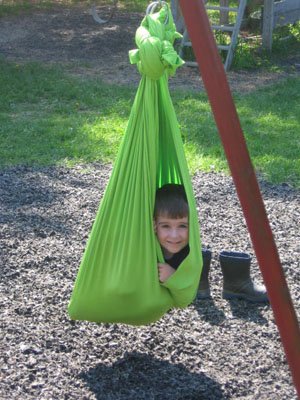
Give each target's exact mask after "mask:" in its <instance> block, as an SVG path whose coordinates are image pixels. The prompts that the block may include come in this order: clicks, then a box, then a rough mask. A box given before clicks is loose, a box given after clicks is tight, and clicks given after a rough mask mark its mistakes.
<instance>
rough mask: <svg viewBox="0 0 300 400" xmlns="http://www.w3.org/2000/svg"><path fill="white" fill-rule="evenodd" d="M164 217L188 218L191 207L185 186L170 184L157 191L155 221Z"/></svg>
mask: <svg viewBox="0 0 300 400" xmlns="http://www.w3.org/2000/svg"><path fill="white" fill-rule="evenodd" d="M159 215H160V216H161V215H164V216H166V217H169V218H172V219H178V218H183V217H188V215H189V206H188V202H187V198H186V194H185V190H184V186H183V185H177V184H175V183H168V184H167V185H164V186H162V187H161V188H159V189H157V191H156V197H155V207H154V219H156V218H157V217H158V216H159Z"/></svg>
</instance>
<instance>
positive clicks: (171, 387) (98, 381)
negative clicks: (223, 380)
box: [80, 352, 228, 400]
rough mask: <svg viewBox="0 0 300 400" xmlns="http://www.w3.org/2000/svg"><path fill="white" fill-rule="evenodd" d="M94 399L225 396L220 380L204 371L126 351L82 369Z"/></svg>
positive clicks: (166, 399)
mask: <svg viewBox="0 0 300 400" xmlns="http://www.w3.org/2000/svg"><path fill="white" fill-rule="evenodd" d="M80 378H81V379H83V380H84V381H86V383H87V385H88V386H89V387H90V390H91V391H92V392H94V394H95V395H96V399H99V400H100V399H101V400H104V399H126V400H130V399H140V400H141V399H147V400H148V399H164V400H168V399H172V400H175V399H186V400H188V399H190V400H192V399H195V400H196V399H197V400H201V399H206V400H207V399H210V400H213V399H218V400H222V399H228V397H227V396H226V395H225V394H224V393H223V391H222V389H221V387H220V384H219V383H218V382H216V381H215V380H213V379H211V378H210V377H208V376H207V375H205V374H204V373H203V372H201V373H192V372H190V371H189V370H188V369H187V368H185V367H184V366H183V365H182V364H171V363H170V362H167V361H162V360H158V359H155V358H154V357H152V356H150V355H148V354H141V353H136V352H134V353H128V354H125V355H124V357H123V358H122V359H121V360H119V361H117V362H116V363H114V364H112V365H111V366H105V365H103V364H98V365H97V366H96V367H94V368H91V369H90V370H88V371H86V372H84V373H82V374H81V375H80Z"/></svg>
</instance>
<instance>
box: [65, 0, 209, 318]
mask: <svg viewBox="0 0 300 400" xmlns="http://www.w3.org/2000/svg"><path fill="white" fill-rule="evenodd" d="M166 21H167V23H166ZM178 36H180V35H179V34H178V33H177V32H176V31H175V25H174V22H173V19H172V14H171V12H170V10H169V7H167V8H165V7H164V8H162V9H161V10H160V11H159V12H157V13H153V14H151V15H147V16H146V17H145V18H144V19H143V21H142V23H141V26H140V27H139V28H138V29H137V32H136V44H137V46H138V50H132V51H130V54H129V55H130V61H131V63H137V66H138V69H139V71H140V73H141V75H142V78H141V81H140V84H139V87H138V90H137V94H136V97H135V101H134V104H133V107H132V110H131V114H130V117H129V121H128V125H127V129H126V132H125V135H124V138H123V142H122V145H121V147H120V150H119V154H118V156H117V159H116V162H115V165H114V169H113V172H112V175H111V178H110V180H109V183H108V186H107V188H106V191H105V194H104V197H103V199H102V201H101V204H100V207H99V210H98V213H97V216H96V219H95V221H94V224H93V227H92V231H91V234H90V237H89V240H88V242H87V246H86V249H85V252H84V255H83V259H82V262H81V265H80V268H79V272H78V275H77V278H76V282H75V285H74V289H73V293H72V296H71V300H70V303H69V307H68V311H69V315H70V317H71V319H74V320H87V321H94V322H109V323H116V322H119V323H125V324H130V325H144V324H148V323H152V322H154V321H157V320H158V319H159V318H161V317H162V315H164V314H165V313H166V312H167V311H168V310H170V309H171V308H173V307H180V308H181V307H186V306H187V305H189V304H190V303H191V302H192V301H193V299H194V298H195V296H196V293H197V288H198V284H199V279H200V273H201V269H202V254H201V243H200V235H199V226H198V217H197V211H196V205H195V199H194V195H193V189H192V185H191V180H190V176H189V172H188V167H187V163H186V159H185V155H184V150H183V144H182V140H181V135H180V130H179V126H178V122H177V118H176V115H175V111H174V108H173V104H172V101H171V98H170V94H169V90H168V75H172V74H174V73H175V71H176V69H177V67H179V66H180V65H182V64H183V61H182V60H181V59H180V57H179V56H178V54H177V53H176V52H175V50H174V48H173V42H174V40H175V38H176V37H178ZM166 183H180V184H183V185H184V187H185V191H186V194H187V199H188V203H189V210H190V214H189V246H190V253H189V255H188V256H187V257H186V258H185V259H184V261H183V262H182V263H181V265H180V266H179V268H178V269H177V271H176V272H175V273H174V274H173V275H172V276H171V277H170V278H169V279H168V280H167V281H166V282H165V283H163V284H161V283H160V282H159V279H158V270H157V262H158V260H159V262H164V259H163V255H162V251H161V248H160V245H159V243H158V241H157V238H156V236H155V233H154V231H153V209H154V201H155V192H156V189H157V188H159V187H161V186H162V185H164V184H166Z"/></svg>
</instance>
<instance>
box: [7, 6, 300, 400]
mask: <svg viewBox="0 0 300 400" xmlns="http://www.w3.org/2000/svg"><path fill="white" fill-rule="evenodd" d="M78 10H79V11H80V12H79V11H78ZM78 10H77V11H76V10H75V11H74V10H61V9H59V10H57V11H55V10H54V11H53V12H47V13H45V12H38V13H36V14H34V15H33V16H26V15H25V16H22V18H21V17H9V18H5V19H3V20H2V21H1V26H0V51H1V53H2V55H3V56H4V57H6V58H7V59H11V60H15V61H18V62H23V61H30V60H31V61H32V60H35V59H36V60H39V61H43V62H45V63H52V62H62V63H69V64H70V65H71V66H70V70H72V71H73V73H86V74H88V73H91V74H95V73H97V74H99V75H100V76H101V77H103V79H108V80H111V79H112V77H114V79H115V81H116V82H117V83H118V82H119V80H120V82H121V83H124V84H128V83H130V84H132V83H135V79H138V76H137V75H134V74H136V72H132V75H129V72H128V71H129V67H127V51H128V49H130V48H133V47H134V43H133V40H132V38H133V35H134V31H135V29H136V26H137V20H138V19H140V17H141V15H138V14H132V15H131V16H130V19H131V20H132V21H131V23H128V16H127V17H126V21H125V16H124V15H123V14H122V13H119V14H118V15H117V16H116V17H115V20H114V23H113V24H110V25H109V26H105V28H101V29H100V28H99V26H97V25H96V26H94V25H92V22H91V17H90V16H89V14H88V12H87V10H80V9H78ZM30 21H31V25H30V24H29V22H30ZM122 21H123V25H122ZM62 26H63V30H62ZM126 27H127V30H126ZM42 28H43V29H42ZM5 29H6V30H5ZM4 32H6V33H7V34H6V35H4V34H3V33H4ZM63 32H64V33H63ZM103 32H105V35H104V33H103ZM8 33H10V35H9V34H8ZM101 35H102V36H101ZM115 35H116V36H115ZM101 37H102V38H104V39H103V40H102V41H101ZM117 38H119V39H117ZM126 38H127V39H126ZM118 40H119V41H120V43H121V44H120V45H118V43H119V42H118ZM122 40H123V42H122ZM76 41H77V42H76ZM99 43H102V45H101V47H100V48H99ZM112 43H113V46H114V48H115V49H118V48H119V49H120V52H118V51H117V50H114V51H113V52H112V51H111V49H112ZM125 43H127V44H126V45H125ZM105 45H106V46H107V47H105ZM85 46H86V47H85ZM93 46H94V47H93ZM126 46H127V47H126ZM123 51H124V53H122V52H123ZM75 53H77V58H76V57H75V55H76V54H75ZM125 53H126V54H125ZM72 54H73V56H74V59H73V58H72V57H73V56H72ZM89 54H93V55H94V57H91V58H88V55H89ZM109 57H111V58H109ZM114 57H117V58H114ZM118 57H119V58H118ZM84 59H85V60H87V62H88V63H89V65H83V60H84ZM97 60H98V61H97ZM104 60H105V62H104ZM118 60H119V61H118ZM107 63H108V64H107ZM69 64H68V65H69ZM125 64H126V66H125ZM134 70H135V68H132V67H130V71H134ZM118 71H119V73H118ZM185 71H190V70H189V69H188V70H185ZM109 72H110V73H109ZM112 72H113V73H112ZM134 76H135V77H134ZM193 76H194V78H193ZM232 76H233V75H231V76H230V79H232ZM247 76H248V75H247ZM260 78H261V77H259V76H258V75H257V74H256V77H255V79H254V78H253V79H254V80H252V78H251V74H250V78H249V80H248V84H247V88H248V89H249V90H251V87H252V86H251V85H252V84H253V85H254V82H258V80H259V79H260ZM178 79H179V80H178V81H177V84H178V85H179V86H178V87H182V88H186V87H187V86H186V85H187V84H188V82H190V84H192V85H194V84H195V85H196V84H199V79H198V78H196V74H195V75H192V77H190V76H189V74H188V72H184V73H183V74H182V76H181V78H180V77H179V78H178ZM197 79H198V83H197ZM272 79H273V78H272V76H270V75H268V79H267V82H269V81H270V82H271V81H272ZM276 79H277V78H276ZM237 81H238V79H237ZM244 82H245V79H242V83H240V84H239V86H237V88H238V89H239V90H244V89H245V86H241V85H244ZM254 86H255V85H254ZM254 86H253V87H254ZM245 90H246V89H245ZM110 173H111V166H109V165H102V164H92V165H84V166H77V167H74V168H72V169H67V168H62V167H47V168H46V167H44V168H42V167H40V168H37V167H25V166H17V167H11V168H3V169H2V170H1V171H0V199H1V202H0V224H1V225H0V248H1V258H0V268H1V282H0V284H1V286H0V306H1V342H0V357H1V364H0V371H1V380H0V398H1V399H3V400H6V399H20V400H27V399H35V400H36V399H47V400H50V399H59V400H60V399H101V400H108V399H112V400H118V399H122V400H136V399H155V400H157V399H159V400H160V399H161V400H165V399H172V400H175V399H176V400H183V399H185V400H193V399H194V400H199V399H205V400H219V399H248V400H250V399H251V400H253V399H257V400H270V399H272V400H273V399H274V400H276V399H278V400H282V399H289V400H293V399H296V392H295V389H294V387H293V384H292V380H291V376H290V372H289V368H288V365H287V362H286V359H285V356H284V352H283V349H282V345H281V342H280V338H279V334H278V330H277V327H276V325H275V322H274V316H273V313H272V310H271V308H270V306H269V305H255V304H249V303H247V302H245V301H225V300H223V299H222V297H221V290H222V276H221V271H220V267H219V263H218V253H219V252H220V251H221V250H223V249H226V250H237V251H246V252H249V253H250V254H251V255H252V256H253V259H252V276H253V278H254V279H255V280H258V281H261V275H260V272H259V268H258V265H257V262H256V258H255V255H254V254H253V249H252V246H251V242H250V238H249V235H248V232H247V229H246V225H245V222H244V219H243V214H242V211H241V209H240V205H239V201H238V199H237V197H236V194H235V189H234V185H233V183H232V180H231V178H230V177H227V176H225V175H222V174H214V173H209V174H204V173H199V174H196V175H195V177H194V178H193V186H194V191H195V196H196V201H197V206H198V208H199V219H200V225H201V230H202V238H203V243H204V244H205V245H206V246H209V247H210V248H211V249H212V251H213V261H212V270H211V276H210V280H211V289H212V298H211V299H210V300H205V301H201V300H200V299H196V300H195V301H194V303H193V304H192V305H191V306H189V307H188V308H187V309H185V310H173V311H171V312H170V313H168V314H167V315H166V316H165V317H164V318H162V319H161V320H160V321H158V322H157V323H155V324H152V325H149V326H145V327H130V326H126V325H117V324H99V325H97V324H93V323H87V322H72V321H70V319H69V317H68V315H67V311H66V310H67V304H68V301H69V298H70V294H71V290H72V286H73V283H74V279H75V277H76V273H77V270H78V266H79V263H80V259H81V257H82V253H83V251H84V248H85V244H86V240H87V238H88V235H89V232H90V229H91V226H92V222H93V220H94V218H95V215H96V212H97V209H98V205H99V201H100V199H101V197H102V195H103V192H104V189H105V187H106V184H107V182H108V179H109V176H110ZM260 184H261V190H262V194H263V197H264V200H265V205H266V210H267V213H268V216H269V219H270V224H271V227H272V230H273V233H274V236H275V239H276V243H277V246H278V251H279V254H280V257H281V260H282V265H283V269H284V272H285V274H286V278H287V281H288V284H289V288H290V292H291V295H292V299H293V302H294V306H295V309H296V312H297V314H298V315H299V311H300V290H299V289H300V273H299V267H300V265H299V258H300V257H299V256H300V244H299V243H300V240H299V239H300V238H299V235H300V234H299V220H300V212H299V210H300V193H299V191H297V190H295V189H293V188H292V187H290V186H289V185H287V184H282V185H277V186H274V185H270V184H268V183H266V182H263V181H261V182H260ZM224 205H225V207H224Z"/></svg>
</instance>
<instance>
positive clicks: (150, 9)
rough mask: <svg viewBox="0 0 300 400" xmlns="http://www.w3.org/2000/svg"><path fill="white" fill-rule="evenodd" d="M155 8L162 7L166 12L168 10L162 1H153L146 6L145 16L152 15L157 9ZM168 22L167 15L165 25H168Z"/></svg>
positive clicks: (165, 3) (167, 6) (166, 4)
mask: <svg viewBox="0 0 300 400" xmlns="http://www.w3.org/2000/svg"><path fill="white" fill-rule="evenodd" d="M157 7H161V8H163V7H164V8H165V9H166V10H167V11H168V9H169V5H168V3H167V2H166V1H163V0H157V1H153V2H152V3H150V4H149V5H148V7H147V9H146V15H149V14H153V13H154V11H155V10H156V9H157ZM168 20H169V16H168V14H167V16H166V20H165V22H164V24H165V25H166V24H167V23H168Z"/></svg>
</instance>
